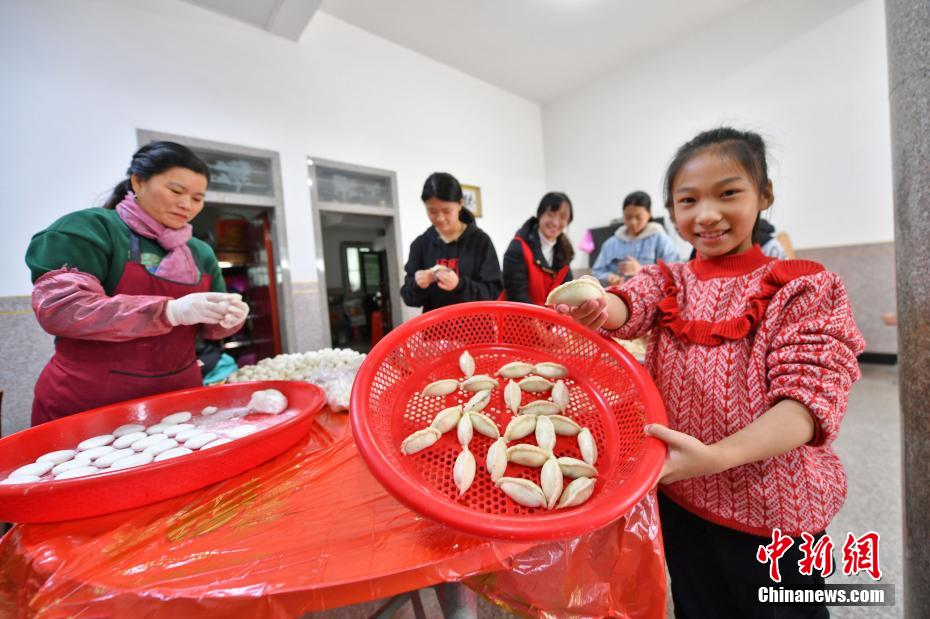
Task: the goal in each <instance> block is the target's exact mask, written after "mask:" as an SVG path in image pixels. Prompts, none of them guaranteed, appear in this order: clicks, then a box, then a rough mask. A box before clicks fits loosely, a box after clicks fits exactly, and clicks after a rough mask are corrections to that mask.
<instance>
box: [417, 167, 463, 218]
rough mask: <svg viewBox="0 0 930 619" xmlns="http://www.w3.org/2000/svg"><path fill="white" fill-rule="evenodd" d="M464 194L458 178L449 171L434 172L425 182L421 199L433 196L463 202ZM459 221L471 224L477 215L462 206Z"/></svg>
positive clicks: (444, 200)
mask: <svg viewBox="0 0 930 619" xmlns="http://www.w3.org/2000/svg"><path fill="white" fill-rule="evenodd" d="M463 197H464V195H463V194H462V186H461V185H460V184H459V182H458V180H457V179H456V178H455V177H454V176H452V175H451V174H449V173H448V172H433V173H432V174H430V175H429V178H427V179H426V182H425V183H423V192H422V193H421V194H420V199H421V200H422V201H424V202H426V201H427V200H429V199H431V198H436V199H437V200H442V201H443V202H461V201H462V198H463ZM459 221H461V222H464V223H467V224H470V223H471V222H473V221H475V216H474V215H473V214H472V212H471V211H469V210H468V209H467V208H465V207H462V210H461V211H459Z"/></svg>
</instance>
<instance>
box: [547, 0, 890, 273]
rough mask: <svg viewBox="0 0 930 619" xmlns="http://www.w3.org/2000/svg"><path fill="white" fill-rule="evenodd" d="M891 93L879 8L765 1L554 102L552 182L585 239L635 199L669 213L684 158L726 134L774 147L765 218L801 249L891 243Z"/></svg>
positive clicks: (846, 1) (577, 234) (550, 115)
mask: <svg viewBox="0 0 930 619" xmlns="http://www.w3.org/2000/svg"><path fill="white" fill-rule="evenodd" d="M887 84H888V77H887V59H886V51H885V22H884V8H883V3H882V1H881V0H862V1H852V0H818V1H817V2H809V1H806V0H771V1H764V2H760V3H758V4H755V5H751V6H749V7H747V8H746V9H744V10H742V11H740V12H738V13H736V14H734V15H731V16H730V17H728V18H727V19H725V20H723V21H719V22H717V23H716V24H715V25H714V26H713V27H711V28H709V29H705V30H702V31H698V32H694V33H693V34H691V35H690V36H689V37H687V38H685V39H682V40H681V41H680V42H679V43H677V44H676V45H674V46H672V47H666V48H664V49H661V50H657V51H654V52H652V53H648V54H645V55H643V56H642V57H640V58H638V59H637V60H636V61H635V62H631V63H628V64H627V65H625V66H624V67H623V68H621V69H619V70H618V71H616V72H615V73H613V74H611V75H608V76H605V77H604V78H603V79H601V80H598V81H597V82H595V83H593V84H590V85H589V86H587V87H585V88H584V89H582V90H580V91H578V92H576V93H573V94H571V95H568V96H565V97H563V98H561V99H558V100H555V101H553V102H551V103H549V104H547V105H545V106H544V107H543V128H544V134H545V139H544V144H545V154H546V178H547V181H548V184H549V187H551V188H552V189H559V190H563V191H566V192H568V194H569V196H571V197H572V199H573V200H574V202H575V206H576V209H577V214H576V220H575V221H576V223H575V224H574V225H573V234H572V236H573V240H574V241H575V242H577V241H578V240H580V238H581V234H582V232H583V231H584V230H585V229H586V228H589V227H592V226H599V225H605V224H606V223H607V222H608V221H609V220H610V219H611V218H613V217H616V216H619V213H620V206H621V203H622V200H623V196H624V195H625V194H626V193H628V192H630V191H632V190H635V189H643V190H645V191H648V192H649V193H650V194H651V195H652V197H653V205H654V206H653V210H654V212H655V213H656V214H663V213H664V210H665V209H664V207H663V206H662V192H661V185H662V177H663V175H664V173H665V169H666V166H667V165H668V162H669V161H670V160H671V158H672V156H673V154H674V152H675V150H676V149H677V148H678V147H679V146H680V145H681V144H683V143H684V142H685V141H687V140H688V139H690V138H691V137H693V136H694V135H695V134H696V133H698V132H699V131H702V130H704V129H708V128H711V127H714V126H718V125H721V124H730V125H733V126H736V127H738V128H746V129H751V130H754V131H758V132H760V133H761V134H762V135H763V137H765V138H766V139H767V141H768V145H769V147H770V150H771V160H770V164H771V176H772V178H773V182H774V185H775V195H776V201H775V205H774V207H773V209H772V210H771V211H770V219H771V220H772V222H773V223H774V224H775V226H776V227H777V228H778V229H781V230H785V231H787V232H788V233H789V235H790V236H791V238H792V240H793V241H794V244H795V246H796V247H801V248H806V247H822V246H834V245H851V244H858V243H870V242H878V241H889V240H891V239H893V236H894V231H893V221H892V187H891V147H890V138H889V135H890V133H889V131H890V129H889V120H888V94H887V93H888V86H887ZM685 247H687V246H685ZM687 249H688V251H690V248H687ZM579 253H580V252H579ZM582 256H584V258H582V260H581V261H578V262H579V263H580V262H584V261H585V260H586V255H585V254H582ZM576 266H578V264H576Z"/></svg>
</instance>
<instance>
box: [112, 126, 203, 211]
mask: <svg viewBox="0 0 930 619" xmlns="http://www.w3.org/2000/svg"><path fill="white" fill-rule="evenodd" d="M171 168H186V169H188V170H190V171H191V172H196V173H197V174H202V175H203V176H205V177H207V183H209V182H210V169H209V168H208V167H207V164H206V163H204V161H203V159H201V158H200V157H198V156H197V155H195V154H194V151H192V150H191V149H189V148H188V147H186V146H182V145H181V144H177V143H175V142H149V143H148V144H146V145H145V146H143V147H142V148H140V149H139V150H137V151H136V152H135V154H133V156H132V161H131V162H130V163H129V169H128V170H126V178H124V179H123V180H121V181H120V182H119V183H117V185H116V187H114V188H113V193H112V194H110V197H109V198H108V199H107V201H106V202H105V203H104V205H103V208H111V209H112V208H116V205H117V204H119V203H120V202H122V201H123V198H125V197H126V193H127V192H129V191H131V190H132V180H131V177H132V175H133V174H135V175H136V176H138V177H139V178H141V179H142V180H144V181H147V180H148V179H150V178H151V177H153V176H155V175H157V174H161V173H162V172H166V171H167V170H170V169H171Z"/></svg>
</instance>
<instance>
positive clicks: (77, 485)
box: [0, 381, 326, 522]
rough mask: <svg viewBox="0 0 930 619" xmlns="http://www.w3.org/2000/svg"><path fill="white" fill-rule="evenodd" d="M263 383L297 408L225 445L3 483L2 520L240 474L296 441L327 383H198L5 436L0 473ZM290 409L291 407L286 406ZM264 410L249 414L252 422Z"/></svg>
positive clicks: (134, 501) (234, 403)
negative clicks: (61, 476)
mask: <svg viewBox="0 0 930 619" xmlns="http://www.w3.org/2000/svg"><path fill="white" fill-rule="evenodd" d="M259 389H277V390H279V391H281V392H282V393H284V395H285V396H286V397H287V399H288V411H296V413H297V414H296V415H294V416H290V417H288V418H286V419H284V420H282V421H281V422H280V423H275V424H274V425H271V426H270V427H267V428H264V429H261V430H259V431H258V432H255V433H254V434H250V435H249V436H246V437H244V438H240V439H237V440H234V441H232V442H230V443H226V444H225V445H221V446H219V447H214V448H211V449H208V450H205V451H199V452H195V453H192V454H188V455H186V456H182V457H180V458H173V459H171V460H165V461H163V462H154V463H151V464H147V465H145V466H140V467H135V468H130V469H123V470H121V471H109V472H103V473H98V474H96V475H92V476H89V477H79V478H74V479H67V480H58V481H54V480H53V481H39V482H35V483H31V484H16V485H0V521H5V522H55V521H60V520H73V519H75V518H86V517H88V516H98V515H100V514H108V513H111V512H116V511H121V510H124V509H129V508H132V507H138V506H140V505H146V504H149V503H154V502H156V501H160V500H162V499H168V498H171V497H175V496H178V495H181V494H185V493H187V492H191V491H193V490H197V489H199V488H203V487H205V486H209V485H210V484H214V483H216V482H219V481H222V480H224V479H228V478H230V477H234V476H235V475H238V474H240V473H242V472H244V471H247V470H249V469H251V468H253V467H255V466H257V465H259V464H261V463H262V462H265V461H266V460H269V459H271V458H273V457H274V456H276V455H278V454H280V453H281V452H283V451H284V450H286V449H288V448H289V447H291V446H292V445H294V444H295V443H296V442H297V441H298V440H300V438H301V437H302V436H304V435H305V434H306V433H307V431H308V429H309V426H310V424H311V423H312V422H313V419H314V417H316V415H317V414H319V412H320V411H321V409H322V408H323V406H324V405H325V403H326V398H325V395H324V394H323V391H322V390H321V389H320V388H319V387H316V386H315V385H311V384H310V383H305V382H292V381H262V382H254V383H236V384H229V385H220V386H218V387H198V388H195V389H185V390H181V391H173V392H169V393H165V394H161V395H158V396H154V397H149V398H142V399H139V400H130V401H127V402H120V403H118V404H111V405H109V406H104V407H101V408H97V409H94V410H90V411H86V412H83V413H78V414H76V415H70V416H68V417H65V418H63V419H58V420H55V421H52V422H49V423H44V424H42V425H39V426H36V427H34V428H29V429H28V430H23V431H22V432H17V433H16V434H11V435H10V436H6V437H4V438H3V439H0V478H5V477H6V476H7V475H8V474H9V473H10V472H11V471H13V470H14V469H16V468H18V467H20V466H22V465H24V464H28V463H29V462H32V461H34V460H35V459H36V458H37V457H39V456H41V455H42V454H44V453H48V452H50V451H55V450H58V449H74V447H75V445H77V444H78V443H79V442H80V441H82V440H84V439H86V438H89V437H91V436H96V435H99V434H106V433H109V432H110V431H112V430H113V429H114V428H116V427H117V426H120V425H122V424H126V423H141V424H144V425H151V424H153V423H155V422H157V421H159V420H160V419H161V418H162V417H164V416H166V415H169V414H171V413H174V412H177V411H182V410H189V411H192V412H194V413H195V414H196V413H198V412H199V411H201V410H202V409H203V408H204V407H205V406H217V407H219V408H221V409H222V408H232V407H241V406H245V405H246V404H247V403H248V401H249V397H250V396H251V394H252V393H253V392H254V391H258V390H259ZM285 414H286V413H285ZM258 417H266V416H265V415H261V416H260V415H255V414H253V415H249V416H247V417H242V418H241V419H242V420H244V421H246V422H249V421H250V420H253V419H255V418H258Z"/></svg>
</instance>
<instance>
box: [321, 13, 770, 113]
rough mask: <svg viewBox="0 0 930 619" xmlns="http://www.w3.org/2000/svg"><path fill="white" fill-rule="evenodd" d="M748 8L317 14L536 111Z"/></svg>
mask: <svg viewBox="0 0 930 619" xmlns="http://www.w3.org/2000/svg"><path fill="white" fill-rule="evenodd" d="M756 1H758V0H699V1H694V0H392V1H387V0H324V1H323V6H322V8H321V10H322V11H324V12H326V13H329V14H330V15H333V16H335V17H338V18H339V19H341V20H343V21H346V22H349V23H351V24H354V25H355V26H358V27H360V28H363V29H365V30H367V31H369V32H372V33H374V34H377V35H379V36H381V37H384V38H385V39H388V40H389V41H393V42H394V43H397V44H398V45H402V46H404V47H407V48H409V49H412V50H414V51H417V52H419V53H421V54H423V55H424V56H428V57H430V58H433V59H434V60H437V61H439V62H441V63H443V64H446V65H449V66H451V67H454V68H456V69H459V70H460V71H463V72H464V73H468V74H469V75H472V76H474V77H477V78H479V79H481V80H484V81H485V82H488V83H490V84H494V85H495V86H498V87H500V88H503V89H504V90H507V91H510V92H513V93H516V94H518V95H521V96H523V97H526V98H527V99H531V100H534V101H540V102H545V101H548V100H551V99H554V98H556V97H558V96H560V95H563V94H565V93H567V92H569V91H571V90H572V89H574V88H577V87H579V86H581V85H583V84H586V83H588V82H590V81H592V80H594V79H595V78H597V77H599V76H601V75H603V74H605V73H607V72H609V71H611V70H612V69H615V68H617V67H618V66H620V65H622V64H623V63H624V62H626V61H628V60H630V59H631V58H633V57H634V56H636V55H638V54H641V53H642V52H644V51H647V50H649V49H653V48H656V47H659V46H661V45H663V44H665V43H668V42H670V41H672V40H674V39H676V38H678V37H681V36H683V35H684V34H686V33H688V32H689V31H692V30H694V29H696V28H700V27H701V26H703V25H705V24H707V23H710V22H712V21H714V20H717V19H720V18H721V17H723V16H725V15H727V14H729V13H732V12H734V11H736V10H738V9H740V8H741V7H743V6H747V5H749V4H752V3H753V2H756Z"/></svg>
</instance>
